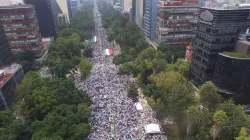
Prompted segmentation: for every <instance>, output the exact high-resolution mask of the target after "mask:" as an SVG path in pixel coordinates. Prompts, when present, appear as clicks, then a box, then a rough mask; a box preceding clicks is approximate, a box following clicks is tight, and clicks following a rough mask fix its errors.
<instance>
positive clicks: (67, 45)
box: [47, 3, 94, 77]
mask: <svg viewBox="0 0 250 140" xmlns="http://www.w3.org/2000/svg"><path fill="white" fill-rule="evenodd" d="M93 18H94V17H93V3H86V4H85V5H84V6H83V7H82V10H80V11H78V12H76V13H74V15H73V19H72V23H71V24H70V27H68V28H64V29H63V30H62V31H60V32H59V33H58V38H57V40H56V42H55V43H54V44H53V45H52V46H51V49H50V50H49V57H48V60H47V65H48V66H49V68H50V72H51V73H52V75H54V76H56V77H65V76H66V74H68V73H69V72H70V70H71V69H72V68H75V67H76V66H77V65H78V64H79V63H80V62H81V59H82V58H83V57H92V48H90V47H88V46H84V45H83V42H84V40H86V39H90V38H91V36H92V30H93V29H94V19H93ZM83 61H84V60H83Z"/></svg>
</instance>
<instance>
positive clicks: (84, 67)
mask: <svg viewBox="0 0 250 140" xmlns="http://www.w3.org/2000/svg"><path fill="white" fill-rule="evenodd" d="M92 67H93V66H92V64H91V63H89V62H88V60H87V59H86V58H83V59H82V61H81V62H80V64H79V68H80V72H81V77H82V78H84V79H85V78H87V77H88V76H89V74H90V72H91V69H92Z"/></svg>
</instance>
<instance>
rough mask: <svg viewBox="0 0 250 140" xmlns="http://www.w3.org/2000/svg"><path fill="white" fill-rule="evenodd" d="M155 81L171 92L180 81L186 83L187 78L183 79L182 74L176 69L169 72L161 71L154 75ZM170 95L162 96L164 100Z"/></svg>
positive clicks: (158, 85) (167, 91) (157, 84)
mask: <svg viewBox="0 0 250 140" xmlns="http://www.w3.org/2000/svg"><path fill="white" fill-rule="evenodd" d="M153 81H154V82H155V85H156V86H157V87H160V88H162V89H163V90H164V91H165V92H166V93H170V90H171V89H172V88H173V87H174V86H175V85H178V84H179V83H184V82H185V80H184V79H183V77H182V75H181V74H180V73H178V72H175V71H169V72H161V73H159V74H157V75H156V76H154V78H153ZM166 96H168V95H166ZM165 98H168V97H164V96H163V97H162V99H163V100H164V99H165Z"/></svg>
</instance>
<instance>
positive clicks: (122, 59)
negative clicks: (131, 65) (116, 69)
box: [113, 52, 131, 65]
mask: <svg viewBox="0 0 250 140" xmlns="http://www.w3.org/2000/svg"><path fill="white" fill-rule="evenodd" d="M129 61H131V58H130V57H129V55H127V54H126V53H124V52H122V53H120V54H118V55H116V56H115V57H114V59H113V63H114V64H116V65H119V64H124V63H126V62H129Z"/></svg>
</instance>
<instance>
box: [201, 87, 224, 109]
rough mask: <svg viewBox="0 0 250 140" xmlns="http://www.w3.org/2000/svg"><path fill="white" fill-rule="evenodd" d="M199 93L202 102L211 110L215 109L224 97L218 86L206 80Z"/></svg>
mask: <svg viewBox="0 0 250 140" xmlns="http://www.w3.org/2000/svg"><path fill="white" fill-rule="evenodd" d="M198 93H199V95H200V102H201V104H202V105H203V106H204V107H205V108H207V109H209V110H212V109H215V108H216V105H217V104H219V103H221V101H222V97H221V95H220V94H219V93H218V89H217V87H216V86H215V85H214V84H213V83H212V82H206V83H205V84H204V85H202V86H201V87H200V88H199V91H198Z"/></svg>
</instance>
